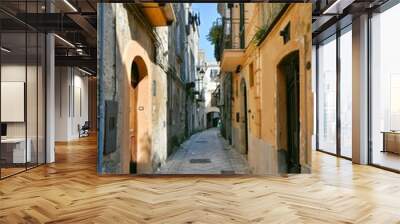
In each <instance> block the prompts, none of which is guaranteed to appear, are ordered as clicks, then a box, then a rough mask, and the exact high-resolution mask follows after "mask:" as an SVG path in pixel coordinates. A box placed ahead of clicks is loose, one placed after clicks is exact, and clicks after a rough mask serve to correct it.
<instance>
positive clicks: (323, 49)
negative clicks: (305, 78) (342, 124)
mask: <svg viewBox="0 0 400 224" xmlns="http://www.w3.org/2000/svg"><path fill="white" fill-rule="evenodd" d="M336 75H337V74H336V36H332V37H331V38H329V39H328V40H326V41H325V42H323V43H321V44H320V45H319V48H318V108H317V110H318V124H317V125H318V149H320V150H323V151H326V152H330V153H335V154H336Z"/></svg>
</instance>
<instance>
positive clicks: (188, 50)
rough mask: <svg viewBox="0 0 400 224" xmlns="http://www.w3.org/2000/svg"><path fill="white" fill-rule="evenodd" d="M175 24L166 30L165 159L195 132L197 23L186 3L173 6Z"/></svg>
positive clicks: (197, 20) (194, 15)
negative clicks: (166, 123) (167, 40)
mask: <svg viewBox="0 0 400 224" xmlns="http://www.w3.org/2000/svg"><path fill="white" fill-rule="evenodd" d="M172 6H173V9H174V12H175V15H176V18H177V19H176V21H175V22H174V23H172V24H171V25H170V26H169V27H168V39H169V42H168V49H169V51H168V60H169V68H168V81H167V82H168V99H169V100H168V155H170V154H171V153H173V152H174V151H175V150H176V149H177V148H178V146H179V145H180V143H182V142H183V141H184V140H185V139H186V138H187V137H189V136H190V135H191V134H193V132H194V131H195V117H196V116H197V114H196V112H197V104H196V100H195V97H194V87H195V80H196V77H197V63H198V62H197V61H198V59H197V58H198V45H199V28H198V26H199V19H198V15H197V14H195V13H194V12H193V11H192V9H191V4H189V3H177V4H172Z"/></svg>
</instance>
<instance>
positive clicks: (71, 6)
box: [64, 0, 78, 12]
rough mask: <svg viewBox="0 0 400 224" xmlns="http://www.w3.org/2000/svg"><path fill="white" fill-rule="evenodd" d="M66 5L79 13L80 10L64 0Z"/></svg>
mask: <svg viewBox="0 0 400 224" xmlns="http://www.w3.org/2000/svg"><path fill="white" fill-rule="evenodd" d="M64 3H65V4H66V5H68V7H70V8H71V9H72V10H73V11H74V12H78V10H77V9H76V8H75V6H73V5H72V4H71V3H70V2H69V1H68V0H64Z"/></svg>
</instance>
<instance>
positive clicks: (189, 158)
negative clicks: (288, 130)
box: [157, 128, 249, 174]
mask: <svg viewBox="0 0 400 224" xmlns="http://www.w3.org/2000/svg"><path fill="white" fill-rule="evenodd" d="M157 173H159V174H248V173H249V169H248V164H247V161H246V159H245V158H244V157H243V156H242V155H241V154H240V153H239V152H238V151H237V150H234V149H233V148H232V147H230V146H229V144H228V143H227V142H226V141H225V139H223V138H222V137H221V134H220V132H219V129H218V128H210V129H207V130H205V131H202V132H199V133H196V134H194V135H193V136H192V137H191V138H190V139H188V140H187V141H185V142H184V143H183V144H182V145H181V147H180V148H179V149H178V150H177V151H176V152H175V153H174V154H173V155H172V156H171V157H170V158H169V159H168V160H167V162H166V163H165V165H163V166H161V167H160V170H159V171H158V172H157Z"/></svg>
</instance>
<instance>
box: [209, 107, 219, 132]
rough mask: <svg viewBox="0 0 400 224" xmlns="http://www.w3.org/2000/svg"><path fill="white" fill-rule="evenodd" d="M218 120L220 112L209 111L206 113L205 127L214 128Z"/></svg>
mask: <svg viewBox="0 0 400 224" xmlns="http://www.w3.org/2000/svg"><path fill="white" fill-rule="evenodd" d="M219 120H220V113H219V112H217V111H210V112H208V113H207V128H214V127H217V126H218V122H219Z"/></svg>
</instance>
